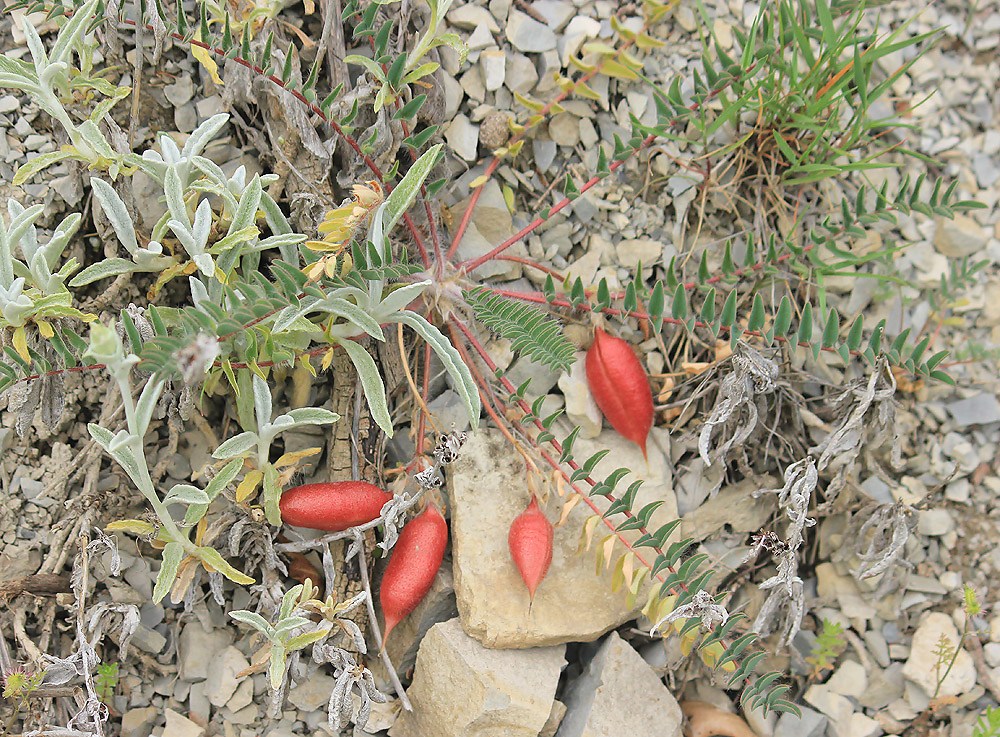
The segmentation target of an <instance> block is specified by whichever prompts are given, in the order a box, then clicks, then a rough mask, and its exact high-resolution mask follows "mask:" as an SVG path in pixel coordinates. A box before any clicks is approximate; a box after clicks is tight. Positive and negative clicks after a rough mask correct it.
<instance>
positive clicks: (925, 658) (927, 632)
mask: <svg viewBox="0 0 1000 737" xmlns="http://www.w3.org/2000/svg"><path fill="white" fill-rule="evenodd" d="M942 637H944V638H946V639H947V640H948V641H949V642H950V643H951V646H952V647H953V648H954V647H957V648H958V656H957V657H956V658H955V664H954V666H952V669H951V672H949V673H948V676H947V677H946V678H945V679H944V680H943V681H942V683H941V689H940V690H939V691H938V693H937V695H938V696H958V695H960V694H964V693H967V692H968V691H969V689H971V688H972V687H973V686H974V685H976V667H975V665H974V664H973V662H972V656H971V655H969V653H968V652H967V651H966V650H965V649H964V648H962V647H961V645H960V644H959V635H958V630H957V629H956V628H955V623H954V622H953V621H952V619H951V617H949V616H948V615H947V614H942V613H941V612H930V613H928V614H927V615H926V616H925V617H924V618H923V620H922V621H921V622H920V626H919V627H917V631H916V632H914V633H913V642H912V643H911V645H910V657H909V658H908V659H907V661H906V665H904V666H903V675H904V676H906V677H907V678H909V679H910V680H911V681H913V682H914V683H916V684H917V685H918V686H920V688H921V689H923V691H924V693H926V694H927V695H928V696H934V692H935V690H936V689H937V684H938V677H939V673H940V674H944V671H945V670H946V669H947V667H948V666H947V664H945V665H944V666H942V667H940V668H938V656H937V655H936V654H935V650H937V648H938V643H939V642H940V640H941V638H942Z"/></svg>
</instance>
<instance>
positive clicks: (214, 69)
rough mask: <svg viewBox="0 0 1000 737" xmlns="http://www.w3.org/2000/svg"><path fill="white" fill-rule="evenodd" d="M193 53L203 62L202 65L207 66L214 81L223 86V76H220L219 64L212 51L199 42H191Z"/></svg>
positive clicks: (206, 68)
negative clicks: (198, 43) (199, 44)
mask: <svg viewBox="0 0 1000 737" xmlns="http://www.w3.org/2000/svg"><path fill="white" fill-rule="evenodd" d="M191 55H192V56H193V57H194V58H195V59H197V60H198V61H199V62H201V65H202V66H203V67H205V70H206V71H207V72H208V76H210V77H211V78H212V81H213V82H215V83H216V84H217V85H219V86H220V87H222V86H223V83H222V77H220V76H219V65H218V64H216V63H215V59H214V58H213V54H212V52H211V51H209V50H208V49H206V48H204V47H202V46H198V45H197V44H191Z"/></svg>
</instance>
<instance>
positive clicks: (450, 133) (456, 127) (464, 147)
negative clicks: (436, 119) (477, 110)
mask: <svg viewBox="0 0 1000 737" xmlns="http://www.w3.org/2000/svg"><path fill="white" fill-rule="evenodd" d="M444 137H445V140H447V141H448V146H449V147H450V148H451V150H452V151H454V152H455V153H456V154H458V155H459V156H460V157H462V158H463V159H465V160H466V161H475V160H476V152H477V151H478V149H479V128H478V126H476V125H474V124H473V123H472V122H471V121H470V120H469V118H468V117H467V116H465V115H463V114H461V113H460V114H458V115H456V116H455V119H454V120H453V121H451V125H449V126H448V130H447V131H445V134H444Z"/></svg>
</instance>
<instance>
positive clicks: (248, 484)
mask: <svg viewBox="0 0 1000 737" xmlns="http://www.w3.org/2000/svg"><path fill="white" fill-rule="evenodd" d="M263 478H264V474H262V473H261V472H260V471H258V470H256V469H254V470H253V471H251V472H250V473H248V474H247V475H246V476H244V477H243V480H242V481H240V485H239V486H237V487H236V503H237V504H242V503H243V502H245V501H246V500H247V499H249V498H250V497H251V495H252V494H253V493H254V492H255V491H257V486H258V485H259V484H260V482H261V479H263Z"/></svg>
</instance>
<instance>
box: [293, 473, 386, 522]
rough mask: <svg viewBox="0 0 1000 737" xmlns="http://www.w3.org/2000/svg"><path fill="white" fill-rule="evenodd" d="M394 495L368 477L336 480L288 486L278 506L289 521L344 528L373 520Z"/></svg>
mask: <svg viewBox="0 0 1000 737" xmlns="http://www.w3.org/2000/svg"><path fill="white" fill-rule="evenodd" d="M390 499H392V494H390V493H389V492H387V491H382V490H381V489H380V488H378V487H377V486H375V485H374V484H369V483H367V482H365V481H334V482H330V483H324V484H306V485H305V486H296V487H295V488H293V489H288V490H287V491H285V493H283V494H282V495H281V499H279V500H278V509H279V510H281V521H282V522H284V523H285V524H286V525H294V526H295V527H308V528H310V529H312V530H323V531H325V532H340V531H342V530H346V529H348V528H349V527H356V526H357V525H363V524H365V523H366V522H371V521H372V520H373V519H375V518H376V517H378V516H379V513H380V512H381V511H382V507H383V506H384V505H385V503H386V502H387V501H389V500H390Z"/></svg>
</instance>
